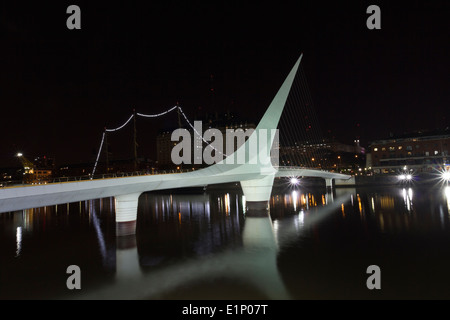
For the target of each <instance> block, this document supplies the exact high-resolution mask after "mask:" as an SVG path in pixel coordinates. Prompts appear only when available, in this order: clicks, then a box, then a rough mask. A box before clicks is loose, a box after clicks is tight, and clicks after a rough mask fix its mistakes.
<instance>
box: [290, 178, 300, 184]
mask: <svg viewBox="0 0 450 320" xmlns="http://www.w3.org/2000/svg"><path fill="white" fill-rule="evenodd" d="M289 182H290V183H291V185H293V186H296V185H298V184H299V183H300V180H298V178H296V177H292V178H291V179H290V180H289Z"/></svg>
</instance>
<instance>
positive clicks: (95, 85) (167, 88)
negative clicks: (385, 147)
mask: <svg viewBox="0 0 450 320" xmlns="http://www.w3.org/2000/svg"><path fill="white" fill-rule="evenodd" d="M92 2H93V1H74V2H68V1H58V2H55V3H54V4H49V3H48V2H44V1H33V2H31V1H30V3H29V4H27V3H26V2H20V4H12V1H9V2H8V3H6V1H3V2H2V3H1V4H0V41H1V44H0V70H1V71H0V108H1V117H0V119H1V120H0V167H3V166H10V165H17V159H15V158H14V155H15V154H16V153H17V152H18V151H21V152H23V153H24V154H25V155H26V156H28V157H29V158H33V157H35V156H39V155H47V156H49V157H54V158H55V159H56V161H57V163H58V164H63V163H66V162H83V161H86V162H88V161H92V160H93V158H95V155H96V151H97V148H98V146H99V143H100V139H101V135H102V130H103V128H104V127H105V126H107V127H109V128H112V127H117V126H119V125H121V124H122V123H123V122H124V121H125V120H127V119H128V117H129V116H130V115H131V113H132V110H133V108H135V109H136V110H137V112H141V113H157V112H161V111H164V110H166V109H168V108H170V107H172V106H174V105H175V104H176V103H177V102H179V104H180V106H181V107H182V108H183V110H185V112H186V113H187V114H188V116H189V117H190V118H191V119H194V117H195V116H196V115H199V114H204V113H205V112H215V111H218V112H220V113H224V112H226V111H227V110H229V111H232V112H234V113H237V114H238V115H240V116H241V117H242V118H248V119H254V120H255V121H259V119H260V117H261V116H262V114H263V113H264V111H265V109H266V108H267V107H268V105H269V103H270V102H271V100H272V98H273V97H274V95H275V94H276V92H277V90H278V89H279V87H280V86H281V84H282V82H283V80H284V78H285V77H286V75H287V74H288V72H289V70H290V69H291V67H292V66H293V64H294V63H295V61H296V59H297V58H298V57H299V55H300V54H301V53H302V52H303V54H304V57H303V61H302V64H303V68H304V70H305V74H306V77H307V80H308V84H309V87H310V89H311V95H312V98H313V100H314V105H315V109H316V112H317V114H318V116H319V118H320V122H321V123H320V124H321V128H322V131H323V132H324V133H329V132H330V133H331V135H333V136H335V137H336V138H337V139H338V140H340V141H342V142H344V143H348V144H351V143H352V141H353V139H354V138H355V137H356V136H359V137H360V139H361V143H362V144H363V146H366V147H367V145H368V144H369V143H370V142H371V141H372V140H374V139H379V138H384V137H387V136H388V135H389V134H390V133H403V132H407V131H412V130H419V129H436V128H445V127H447V126H449V125H450V123H449V122H450V121H449V118H450V117H449V116H450V112H449V106H450V63H449V60H450V18H449V17H450V5H449V2H448V1H445V0H442V1H427V2H425V1H408V2H406V1H405V2H402V1H390V2H389V3H386V2H380V1H370V2H369V1H345V2H344V1H338V2H334V4H329V3H328V2H321V1H296V2H294V3H293V2H289V3H286V4H283V3H280V2H278V1H277V2H276V1H273V2H254V3H253V4H252V5H250V4H247V5H243V4H242V3H241V1H221V2H219V1H208V2H206V1H202V2H191V1H184V2H179V3H178V2H171V1H161V2H156V1H145V2H143V1H137V2H131V1H124V2H121V4H120V3H118V2H111V3H109V2H103V3H102V2H97V1H95V4H93V3H92ZM147 2H148V3H150V4H146V5H144V3H147ZM393 2H395V4H394V3H393ZM70 4H77V5H78V6H79V7H80V8H81V30H68V29H67V27H66V20H67V18H68V17H69V14H67V13H66V8H67V7H68V6H69V5H70ZM371 4H377V5H379V6H380V9H381V30H369V29H367V27H366V20H367V18H368V17H369V14H367V13H366V9H367V7H368V6H369V5H371ZM211 75H213V76H214V89H215V97H214V102H212V99H211V93H210V86H211V81H210V76H211ZM174 121H175V118H174V117H165V118H160V119H158V120H156V121H155V120H149V119H138V140H139V141H138V142H139V145H140V147H139V155H140V156H146V157H150V158H154V157H155V156H154V154H155V138H156V133H157V132H158V130H159V129H161V128H164V127H169V126H173V125H174V124H175V123H174ZM175 125H176V124H175ZM131 141H132V132H131V126H130V127H128V128H126V129H124V130H123V131H121V132H120V133H117V136H116V137H111V151H112V153H113V155H114V156H116V157H126V156H130V157H131V156H132V151H131V150H132V149H131Z"/></svg>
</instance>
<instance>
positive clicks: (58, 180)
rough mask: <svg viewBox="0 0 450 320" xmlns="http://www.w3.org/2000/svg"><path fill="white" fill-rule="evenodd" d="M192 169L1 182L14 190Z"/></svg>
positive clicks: (0, 186)
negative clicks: (15, 188) (14, 188)
mask: <svg viewBox="0 0 450 320" xmlns="http://www.w3.org/2000/svg"><path fill="white" fill-rule="evenodd" d="M191 171H193V170H192V169H178V170H176V169H170V170H152V171H150V170H144V171H132V172H115V173H103V174H101V173H100V174H95V175H90V174H88V175H82V176H68V177H64V176H63V177H57V178H52V179H47V180H41V181H33V182H26V181H23V180H8V181H0V189H2V188H12V187H22V186H24V187H25V186H35V185H46V184H56V183H64V182H77V181H88V180H102V179H114V178H125V177H137V176H148V175H160V174H174V173H183V172H191Z"/></svg>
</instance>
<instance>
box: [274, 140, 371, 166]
mask: <svg viewBox="0 0 450 320" xmlns="http://www.w3.org/2000/svg"><path fill="white" fill-rule="evenodd" d="M365 153H366V150H365V148H363V147H361V146H360V144H359V140H355V141H354V144H344V143H342V142H339V141H328V140H322V142H320V143H312V144H311V143H303V142H296V143H294V145H289V146H287V145H281V146H280V166H299V167H310V168H320V169H324V170H331V171H336V172H344V173H353V172H355V171H358V169H359V168H362V167H364V164H363V162H364V161H365Z"/></svg>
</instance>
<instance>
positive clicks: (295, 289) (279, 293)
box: [0, 187, 450, 299]
mask: <svg viewBox="0 0 450 320" xmlns="http://www.w3.org/2000/svg"><path fill="white" fill-rule="evenodd" d="M449 190H450V189H449V187H446V188H445V187H443V188H439V187H436V188H418V187H412V188H409V187H405V188H404V187H398V188H390V189H386V188H382V189H381V188H379V189H373V188H370V189H357V190H355V189H350V188H343V189H340V188H338V189H335V190H334V191H333V192H334V193H329V192H328V193H327V192H325V189H324V188H320V189H315V190H311V191H305V189H297V190H288V191H282V192H277V191H276V190H274V193H273V196H272V197H271V199H270V207H271V209H270V216H269V215H268V214H267V212H264V213H263V212H258V211H245V210H244V208H245V198H244V197H243V196H242V194H241V192H240V190H238V191H235V190H232V189H223V190H217V191H211V192H208V193H206V194H161V193H145V194H143V195H142V197H141V198H140V202H139V213H138V214H139V215H140V217H139V223H138V224H137V232H136V234H135V235H130V236H122V237H117V236H116V233H115V227H116V223H115V219H114V201H112V199H109V198H106V199H101V200H95V201H86V202H80V203H71V204H67V205H59V206H57V207H55V206H53V207H45V208H39V209H32V210H24V211H20V212H15V213H5V214H3V215H1V217H0V237H1V239H0V240H1V241H0V258H1V261H2V262H1V264H0V298H29V297H31V298H36V297H37V298H71V299H102V298H105V299H145V298H148V299H185V298H188V299H195V298H199V299H216V298H218V299H264V298H269V299H289V298H293V299H299V298H324V297H325V298H326V297H329V298H339V297H341V298H342V297H344V298H345V297H356V298H357V297H366V298H372V292H368V290H367V289H366V288H365V286H364V284H365V281H366V278H365V270H366V268H367V266H368V265H369V264H373V263H374V262H376V263H378V264H379V265H380V266H382V267H383V270H384V271H385V272H384V277H383V285H384V287H385V290H384V291H383V292H387V293H388V294H387V297H393V298H404V297H407V298H408V297H412V298H414V297H448V289H447V287H446V283H448V281H450V276H448V272H447V270H448V268H450V259H447V256H448V244H449V243H450V232H449V231H450V191H449ZM430 248H433V250H430ZM424 256H426V257H427V259H423V258H422V257H424ZM70 264H77V265H79V266H80V267H81V271H82V290H81V291H70V290H68V289H67V288H66V286H65V283H66V280H67V277H68V275H67V274H65V270H66V268H67V266H68V265H70ZM405 265H406V266H409V268H406V269H405ZM413 278H414V279H416V282H415V285H416V286H417V288H422V289H421V291H417V290H419V289H417V290H409V289H408V288H410V287H409V286H408V285H407V281H408V279H413ZM430 280H433V281H431V282H430ZM43 283H45V286H44V287H43ZM344 284H345V285H344ZM431 284H433V286H432V288H433V291H432V292H431V291H429V290H428V291H427V288H431V287H430V285H431ZM440 284H442V285H440ZM42 288H45V289H42ZM388 289H389V290H388ZM389 293H391V294H390V295H389ZM385 295H386V293H385Z"/></svg>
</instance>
